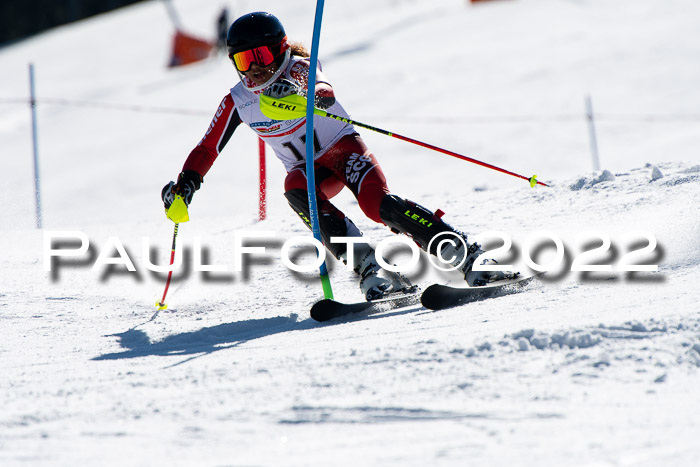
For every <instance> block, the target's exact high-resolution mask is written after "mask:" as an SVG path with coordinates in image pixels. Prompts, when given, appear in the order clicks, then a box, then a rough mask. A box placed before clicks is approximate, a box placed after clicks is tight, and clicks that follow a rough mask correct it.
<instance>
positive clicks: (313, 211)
mask: <svg viewBox="0 0 700 467" xmlns="http://www.w3.org/2000/svg"><path fill="white" fill-rule="evenodd" d="M323 2H324V0H316V18H315V19H314V32H313V38H312V40H311V57H310V59H309V61H310V66H309V81H308V83H307V87H306V95H307V100H306V180H307V190H308V192H309V214H310V215H309V217H310V218H311V219H310V220H311V231H312V232H313V234H314V238H316V240H318V241H319V242H321V243H323V239H322V238H321V229H320V227H319V225H318V207H317V205H316V175H315V173H314V155H315V154H314V101H315V99H314V96H315V93H316V66H317V64H318V44H319V42H320V40H321V19H322V18H323ZM319 272H320V273H321V284H322V285H323V295H324V296H325V298H333V289H332V288H331V279H330V277H328V268H327V267H326V262H325V261H324V262H323V263H321V266H320V268H319Z"/></svg>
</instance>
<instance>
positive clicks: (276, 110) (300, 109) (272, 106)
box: [260, 94, 549, 187]
mask: <svg viewBox="0 0 700 467" xmlns="http://www.w3.org/2000/svg"><path fill="white" fill-rule="evenodd" d="M305 108H306V98H305V97H304V96H300V95H299V94H290V95H289V96H285V97H282V98H279V99H275V98H273V97H270V96H266V95H264V94H263V95H261V96H260V110H261V111H262V113H263V114H265V116H266V117H268V118H272V119H276V120H292V119H295V118H301V117H304V116H305V110H304V109H305ZM314 114H315V115H320V116H321V117H327V118H332V119H334V120H338V121H341V122H344V123H349V124H350V125H355V126H359V127H360V128H365V129H367V130H371V131H375V132H377V133H381V134H383V135H386V136H391V137H393V138H397V139H400V140H402V141H406V142H408V143H413V144H417V145H418V146H422V147H424V148H428V149H432V150H433V151H437V152H441V153H443V154H447V155H448V156H452V157H456V158H457V159H462V160H464V161H467V162H471V163H473V164H477V165H480V166H482V167H486V168H487V169H492V170H496V171H498V172H501V173H504V174H507V175H511V176H513V177H517V178H521V179H523V180H527V181H528V182H530V186H531V187H534V186H535V185H542V186H549V185H547V184H546V183H542V182H540V181H539V180H537V175H533V176H532V177H526V176H524V175H520V174H517V173H515V172H511V171H509V170H506V169H502V168H501V167H497V166H495V165H492V164H489V163H486V162H482V161H480V160H477V159H473V158H471V157H467V156H463V155H462V154H458V153H456V152H453V151H449V150H447V149H443V148H439V147H437V146H433V145H432V144H428V143H424V142H422V141H418V140H415V139H413V138H409V137H407V136H402V135H399V134H397V133H393V132H391V131H387V130H382V129H381V128H377V127H374V126H371V125H367V124H366V123H362V122H358V121H355V120H351V119H349V118H345V117H341V116H339V115H334V114H332V113H329V112H326V111H325V110H321V109H319V108H318V107H314Z"/></svg>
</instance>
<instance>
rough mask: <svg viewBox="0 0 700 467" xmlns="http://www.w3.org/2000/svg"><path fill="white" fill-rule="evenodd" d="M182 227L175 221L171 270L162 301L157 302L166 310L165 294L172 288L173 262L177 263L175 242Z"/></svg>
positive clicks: (159, 307) (161, 308)
mask: <svg viewBox="0 0 700 467" xmlns="http://www.w3.org/2000/svg"><path fill="white" fill-rule="evenodd" d="M179 227H180V224H179V223H177V222H176V223H175V229H174V230H173V246H172V250H171V252H170V271H169V272H168V280H167V281H166V282H165V291H163V298H161V299H160V302H158V303H156V306H157V307H158V309H160V310H164V309H165V308H167V305H166V304H165V296H166V295H167V294H168V288H170V280H171V279H172V278H173V263H175V242H176V240H177V230H178V228H179Z"/></svg>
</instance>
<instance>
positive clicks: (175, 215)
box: [156, 195, 190, 311]
mask: <svg viewBox="0 0 700 467" xmlns="http://www.w3.org/2000/svg"><path fill="white" fill-rule="evenodd" d="M166 216H167V217H168V219H170V220H171V221H173V222H174V223H175V228H174V229H173V246H172V250H171V252H170V271H168V280H167V281H166V282H165V290H164V291H163V298H161V299H160V301H159V302H156V308H157V309H158V311H160V310H165V309H166V308H168V305H167V304H166V303H165V296H166V295H167V294H168V288H169V287H170V280H171V279H172V278H173V264H174V263H175V245H176V243H175V242H176V241H177V231H178V229H179V228H180V222H187V221H188V220H190V216H189V214H188V212H187V204H185V200H184V199H182V196H180V195H175V199H174V200H173V202H172V203H171V205H170V207H169V208H168V210H167V211H166Z"/></svg>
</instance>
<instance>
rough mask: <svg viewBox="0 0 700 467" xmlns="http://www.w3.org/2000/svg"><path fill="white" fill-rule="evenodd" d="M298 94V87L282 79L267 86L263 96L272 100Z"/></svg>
mask: <svg viewBox="0 0 700 467" xmlns="http://www.w3.org/2000/svg"><path fill="white" fill-rule="evenodd" d="M298 93H299V86H298V85H297V84H296V83H295V82H293V81H290V80H288V79H285V78H282V79H280V80H277V81H275V82H274V83H272V84H271V85H270V86H268V88H267V89H265V92H264V93H263V94H265V95H266V96H269V97H272V98H274V99H280V98H282V97H287V96H289V95H291V94H298Z"/></svg>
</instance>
